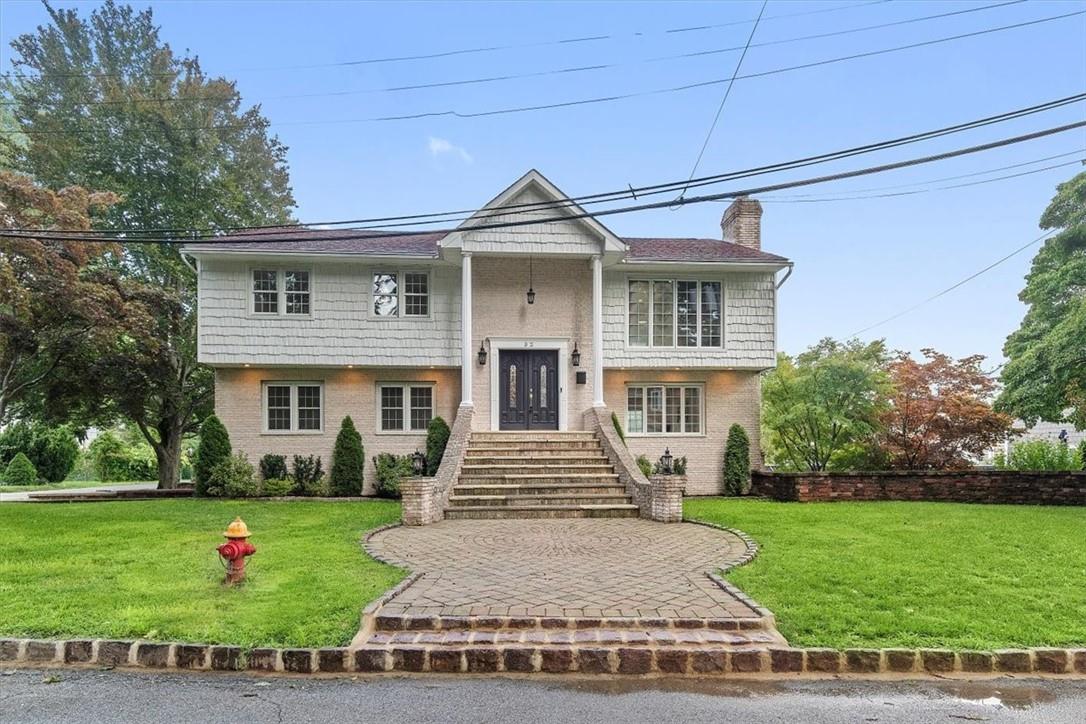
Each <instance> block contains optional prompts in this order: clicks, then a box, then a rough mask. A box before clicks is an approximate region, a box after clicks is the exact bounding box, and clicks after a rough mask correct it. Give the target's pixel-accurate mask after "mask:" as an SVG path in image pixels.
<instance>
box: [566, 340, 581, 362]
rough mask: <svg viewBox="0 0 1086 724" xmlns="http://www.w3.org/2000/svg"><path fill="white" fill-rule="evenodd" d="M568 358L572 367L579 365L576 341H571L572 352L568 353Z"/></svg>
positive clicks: (579, 358) (579, 354)
mask: <svg viewBox="0 0 1086 724" xmlns="http://www.w3.org/2000/svg"><path fill="white" fill-rule="evenodd" d="M569 360H570V362H572V363H573V366H574V367H580V366H581V353H580V352H579V351H578V350H577V343H576V342H574V343H573V352H571V353H570V355H569Z"/></svg>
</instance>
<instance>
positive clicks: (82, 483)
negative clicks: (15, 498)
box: [0, 480, 157, 493]
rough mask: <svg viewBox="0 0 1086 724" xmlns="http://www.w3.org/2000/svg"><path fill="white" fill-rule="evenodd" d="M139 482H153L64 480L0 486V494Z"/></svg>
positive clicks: (150, 481)
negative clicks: (38, 483) (60, 481)
mask: <svg viewBox="0 0 1086 724" xmlns="http://www.w3.org/2000/svg"><path fill="white" fill-rule="evenodd" d="M141 482H148V483H154V482H157V481H155V480H146V481H141V480H131V481H127V482H123V483H103V482H101V481H99V480H65V481H64V482H62V483H46V484H44V485H0V493H35V492H37V491H39V490H71V489H72V488H100V487H102V486H105V485H108V486H110V487H113V486H118V485H137V484H139V483H141Z"/></svg>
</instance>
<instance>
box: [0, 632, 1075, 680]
mask: <svg viewBox="0 0 1086 724" xmlns="http://www.w3.org/2000/svg"><path fill="white" fill-rule="evenodd" d="M12 664H16V665H18V664H29V665H31V666H34V667H54V666H71V667H80V666H83V667H86V666H95V667H107V668H128V667H131V668H138V669H145V670H156V669H157V670H190V671H234V672H237V671H249V672H264V673H287V674H347V673H352V674H354V673H367V674H378V673H402V672H429V673H503V672H507V673H535V672H541V673H556V674H560V673H571V674H576V673H579V674H620V675H622V674H626V675H692V676H722V675H724V676H726V675H736V676H737V677H739V678H742V677H745V676H762V675H768V676H771V677H779V676H781V675H791V676H803V675H809V676H826V675H858V676H873V675H880V674H897V675H909V674H915V675H920V676H935V677H938V676H943V675H947V674H966V675H970V674H982V675H1000V674H1031V675H1041V676H1050V675H1055V676H1065V677H1076V678H1079V677H1086V648H1080V649H1065V648H1034V649H1002V650H997V651H968V650H963V651H952V650H949V649H844V650H838V649H828V648H809V649H802V648H789V647H769V648H763V649H731V650H729V649H723V648H704V647H702V648H684V647H676V646H671V647H656V648H654V647H648V646H636V645H628V646H626V647H625V648H611V649H608V648H600V647H599V646H593V645H591V644H588V645H585V646H577V645H572V646H568V647H564V646H563V647H526V646H506V647H492V646H480V645H466V646H430V647H426V646H403V647H400V648H385V647H372V646H370V647H367V646H362V647H358V648H351V647H327V648H317V649H310V648H286V649H276V648H252V649H244V648H242V647H240V646H223V645H208V644H191V643H177V642H174V643H160V642H151V641H139V640H136V641H132V640H111V639H74V640H67V641H63V640H62V641H53V640H39V639H14V638H3V639H0V667H5V666H10V665H12Z"/></svg>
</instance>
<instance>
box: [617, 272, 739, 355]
mask: <svg viewBox="0 0 1086 724" xmlns="http://www.w3.org/2000/svg"><path fill="white" fill-rule="evenodd" d="M723 294H724V290H723V286H722V284H721V283H720V282H719V281H699V280H694V279H631V280H630V281H629V285H628V288H627V305H628V306H627V334H626V339H627V343H628V344H629V345H630V346H631V347H721V346H722V345H723V341H724V335H723V325H724V312H723V310H724V299H723Z"/></svg>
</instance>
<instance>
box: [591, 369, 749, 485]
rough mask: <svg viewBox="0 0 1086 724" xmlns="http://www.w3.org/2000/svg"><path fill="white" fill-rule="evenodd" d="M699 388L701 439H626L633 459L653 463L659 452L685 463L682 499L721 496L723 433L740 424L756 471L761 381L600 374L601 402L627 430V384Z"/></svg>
mask: <svg viewBox="0 0 1086 724" xmlns="http://www.w3.org/2000/svg"><path fill="white" fill-rule="evenodd" d="M653 382H655V383H664V384H680V383H684V382H692V383H700V384H702V385H704V389H705V392H704V395H705V404H704V407H705V410H704V421H705V434H704V435H670V436H662V435H643V436H634V435H629V434H627V436H626V443H627V447H628V448H629V450H630V452H631V453H633V455H634V457H637V456H638V455H645V456H646V457H647V458H648V459H649V460H651V461H652V462H656V461H657V460H659V459H660V456H661V455H663V454H664V448H669V449H670V450H671V454H672V455H673V456H674V457H677V458H678V457H682V456H684V455H685V456H686V457H687V462H688V465H689V467H688V468H687V478H688V484H687V490H686V494H687V495H720V494H721V493H723V492H724V444H725V441H726V440H727V437H728V429H729V428H730V427H731V426H732V424H733V423H739V424H740V425H742V426H743V427H744V428H745V429H746V431H747V435H749V436H750V455H751V466H752V467H755V468H757V467H760V466H761V452H760V450H761V447H760V445H761V412H760V411H761V390H762V387H761V378H760V376H759V373H758V372H753V371H741V370H726V371H710V370H678V371H676V370H658V371H654V370H607V371H605V372H604V374H603V393H604V401H605V402H606V403H607V406H608V407H609V408H610V409H611V410H613V411H614V412H615V413H616V414H617V415H618V417H619V420H621V421H622V424H623V429H625V425H626V387H627V385H628V384H631V383H653Z"/></svg>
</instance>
